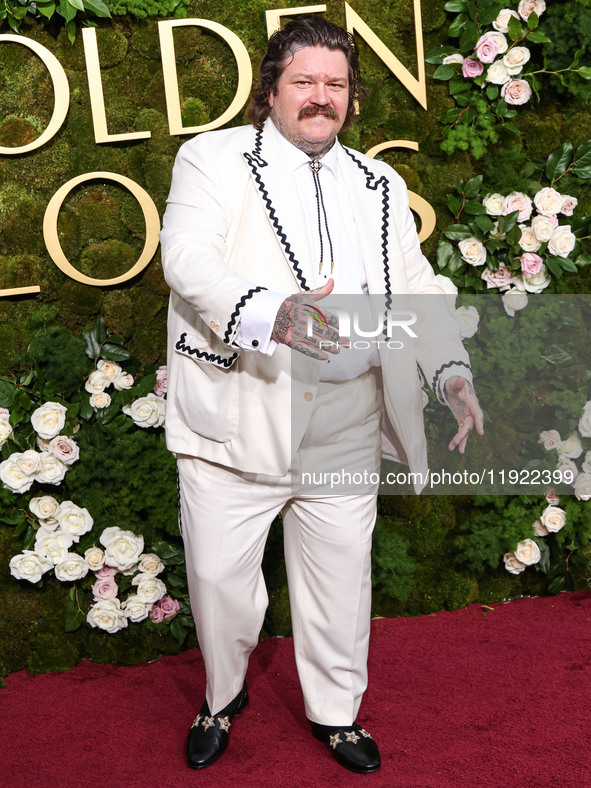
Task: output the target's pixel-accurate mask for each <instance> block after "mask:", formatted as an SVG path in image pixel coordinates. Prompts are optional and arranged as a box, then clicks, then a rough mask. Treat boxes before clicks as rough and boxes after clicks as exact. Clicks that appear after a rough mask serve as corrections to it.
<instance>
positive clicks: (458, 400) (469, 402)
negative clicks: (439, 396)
mask: <svg viewBox="0 0 591 788" xmlns="http://www.w3.org/2000/svg"><path fill="white" fill-rule="evenodd" d="M445 396H446V397H447V402H448V404H449V407H450V409H451V411H452V413H453V414H454V416H455V417H456V421H457V422H458V431H457V433H456V434H455V435H454V437H453V438H452V440H451V441H450V443H449V446H448V448H449V450H450V451H453V450H454V449H455V448H456V446H457V447H458V451H459V452H460V454H463V453H464V451H465V450H466V443H467V441H468V436H469V435H470V433H471V432H472V430H473V429H476V432H477V433H478V434H479V435H484V414H483V413H482V409H481V407H480V404H479V402H478V397H477V396H476V393H475V391H474V388H473V386H472V384H471V383H470V382H469V381H467V380H466V378H462V377H459V376H458V375H454V376H453V377H451V378H449V380H448V381H446V384H445Z"/></svg>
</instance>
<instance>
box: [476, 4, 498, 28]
mask: <svg viewBox="0 0 591 788" xmlns="http://www.w3.org/2000/svg"><path fill="white" fill-rule="evenodd" d="M498 15H499V9H498V6H496V5H490V6H489V7H488V8H486V7H485V6H484V4H483V3H479V4H478V21H479V22H480V24H481V25H483V26H484V25H490V23H491V22H494V21H495V19H496V18H497V16H498Z"/></svg>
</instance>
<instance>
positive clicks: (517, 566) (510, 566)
mask: <svg viewBox="0 0 591 788" xmlns="http://www.w3.org/2000/svg"><path fill="white" fill-rule="evenodd" d="M503 561H504V562H505V569H506V570H507V572H511V574H512V575H518V574H520V573H521V572H523V570H524V569H525V564H522V563H521V561H519V560H518V559H517V558H516V557H515V553H505V555H504V556H503Z"/></svg>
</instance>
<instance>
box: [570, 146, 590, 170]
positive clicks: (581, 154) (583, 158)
mask: <svg viewBox="0 0 591 788" xmlns="http://www.w3.org/2000/svg"><path fill="white" fill-rule="evenodd" d="M590 166H591V140H587V142H583V144H582V145H579V147H578V148H577V150H576V151H575V155H574V157H573V167H590Z"/></svg>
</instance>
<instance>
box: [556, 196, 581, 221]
mask: <svg viewBox="0 0 591 788" xmlns="http://www.w3.org/2000/svg"><path fill="white" fill-rule="evenodd" d="M578 204H579V201H578V200H577V198H576V197H571V196H570V194H563V195H562V208H561V209H560V213H561V214H563V215H564V216H572V215H573V211H574V210H575V208H576V207H577V205H578Z"/></svg>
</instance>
